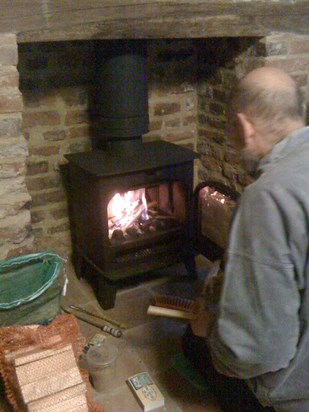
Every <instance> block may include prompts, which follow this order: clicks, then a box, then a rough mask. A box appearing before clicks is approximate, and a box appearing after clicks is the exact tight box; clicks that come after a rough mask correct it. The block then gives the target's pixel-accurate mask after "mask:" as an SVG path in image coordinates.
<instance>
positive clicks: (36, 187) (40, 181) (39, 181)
mask: <svg viewBox="0 0 309 412" xmlns="http://www.w3.org/2000/svg"><path fill="white" fill-rule="evenodd" d="M26 184H27V188H28V190H29V191H40V190H46V189H54V188H57V187H59V185H60V177H57V178H55V177H50V176H48V177H35V178H27V181H26Z"/></svg>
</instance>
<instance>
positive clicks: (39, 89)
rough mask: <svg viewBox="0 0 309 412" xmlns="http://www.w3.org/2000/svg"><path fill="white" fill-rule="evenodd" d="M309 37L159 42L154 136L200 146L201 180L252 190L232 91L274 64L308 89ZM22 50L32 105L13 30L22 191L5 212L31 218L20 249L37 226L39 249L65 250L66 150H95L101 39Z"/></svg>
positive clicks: (13, 132) (5, 174) (10, 127)
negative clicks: (93, 96) (93, 100)
mask: <svg viewBox="0 0 309 412" xmlns="http://www.w3.org/2000/svg"><path fill="white" fill-rule="evenodd" d="M8 39H9V41H8ZM306 40H307V38H305V37H299V36H295V35H293V36H292V35H291V36H290V35H281V36H270V37H267V38H262V39H258V38H239V39H235V38H229V39H227V38H220V39H219V38H218V39H200V40H152V41H149V42H148V75H149V114H150V131H149V133H147V134H146V135H145V136H144V140H145V141H150V140H154V139H164V140H168V141H170V142H173V143H176V144H181V145H184V146H187V147H189V148H191V149H194V150H197V151H198V152H199V153H200V156H201V158H200V161H199V162H197V167H196V175H197V174H198V177H197V179H199V180H200V181H201V180H207V179H211V180H213V179H216V180H220V181H223V182H225V183H226V184H228V185H230V186H232V187H236V188H237V189H239V190H242V188H243V187H244V186H245V185H246V184H248V183H249V182H250V179H249V177H248V176H247V174H246V173H245V172H244V170H243V169H242V168H241V165H240V164H239V161H238V156H237V154H236V153H235V152H234V150H233V148H232V146H231V144H230V142H229V139H228V138H227V136H226V131H225V123H226V101H227V96H228V93H229V91H230V89H231V87H232V86H233V85H234V84H235V82H236V81H237V79H238V78H240V77H241V76H242V75H244V74H245V73H246V72H248V71H249V70H250V69H252V68H254V67H259V66H263V65H274V66H277V67H282V68H283V69H285V70H287V71H289V72H290V73H291V74H292V75H293V76H294V77H295V79H296V80H297V82H298V83H299V84H300V85H301V87H302V89H303V91H304V93H307V96H308V84H309V81H308V73H309V67H308V60H309V50H308V41H306ZM4 44H5V47H4ZM8 45H11V46H8ZM18 55H19V63H18V71H19V74H20V80H19V87H20V90H21V92H22V95H23V104H24V108H23V106H22V101H21V95H20V93H19V91H18V73H17V70H16V64H17V50H16V40H15V38H14V36H13V37H11V36H9V37H8V38H5V39H4V40H3V43H1V41H0V65H1V60H2V62H3V63H2V65H1V66H0V70H1V79H2V80H1V82H0V91H1V96H0V118H1V122H0V128H1V133H0V136H1V139H3V142H4V143H5V144H6V143H7V142H8V141H9V142H10V143H9V146H8V147H9V152H6V149H4V148H5V147H6V146H5V145H2V146H1V147H2V148H3V149H2V150H1V151H0V157H1V162H2V164H1V163H0V177H1V179H0V190H2V191H4V193H6V194H7V193H11V192H12V197H13V198H14V200H13V201H12V202H9V201H8V202H7V203H8V205H6V206H3V205H0V219H1V214H2V215H4V216H5V220H6V221H7V222H8V221H9V219H11V216H15V215H16V216H18V217H19V219H21V221H22V223H20V224H19V229H18V230H15V229H14V227H15V226H14V224H13V223H12V222H11V226H10V229H9V230H10V233H13V232H14V236H15V240H12V239H11V240H10V241H9V242H11V244H12V243H14V247H17V245H21V246H22V245H23V244H24V243H25V242H27V241H28V240H29V239H31V237H29V233H30V229H31V225H32V235H33V236H34V239H35V244H34V246H33V248H34V249H37V250H40V249H45V248H54V249H56V250H59V251H60V252H65V251H69V250H70V230H69V219H68V213H67V198H66V191H65V188H64V183H63V178H62V173H61V170H62V165H63V164H64V163H66V162H65V159H64V155H65V154H66V153H71V152H78V151H84V150H88V149H90V148H91V142H90V137H89V136H90V135H89V121H88V115H87V108H88V93H89V90H91V87H92V84H93V82H92V79H93V64H92V63H93V56H94V54H93V43H92V42H91V41H89V42H78V41H76V42H59V43H32V44H20V45H19V50H18ZM8 91H10V93H12V94H11V97H10V98H9V99H8V98H7V96H8V95H7V93H8ZM21 111H23V124H22V128H23V134H24V137H25V138H26V139H27V146H28V151H29V155H28V157H27V167H25V160H26V156H27V147H26V145H25V140H24V137H23V135H22V132H21V130H20V129H21ZM8 153H9V154H8ZM10 156H11V160H9V159H10ZM25 174H26V186H25V179H24V177H25ZM30 195H31V199H32V204H31V225H30V212H29V210H28V209H27V207H28V208H29V207H30V203H29V201H30ZM6 198H7V199H9V197H7V196H6ZM23 219H24V220H23ZM12 220H13V221H14V222H15V221H17V220H16V219H15V218H14V219H13V218H12ZM3 221H4V220H2V221H1V224H2V222H3ZM4 226H5V225H4ZM0 230H2V229H0ZM6 243H7V242H6V241H5V242H4V241H3V242H2V244H1V245H2V246H1V245H0V247H3V245H4V244H5V245H6ZM5 247H7V246H5Z"/></svg>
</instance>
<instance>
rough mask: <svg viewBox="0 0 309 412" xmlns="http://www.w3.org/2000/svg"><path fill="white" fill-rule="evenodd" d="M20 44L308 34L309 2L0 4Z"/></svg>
mask: <svg viewBox="0 0 309 412" xmlns="http://www.w3.org/2000/svg"><path fill="white" fill-rule="evenodd" d="M0 32H3V33H4V32H6V33H16V34H17V37H18V41H19V42H37V41H63V40H88V39H117V38H136V39H139V38H146V39H150V38H154V39H155V38H203V37H223V36H227V37H238V36H265V35H268V34H271V33H274V32H292V33H297V34H309V1H308V0H259V1H257V0H203V1H202V0H191V1H190V0H187V1H185V0H165V1H164V0H105V1H102V0H101V1H100V0H74V1H72V0H27V1H25V0H1V15H0Z"/></svg>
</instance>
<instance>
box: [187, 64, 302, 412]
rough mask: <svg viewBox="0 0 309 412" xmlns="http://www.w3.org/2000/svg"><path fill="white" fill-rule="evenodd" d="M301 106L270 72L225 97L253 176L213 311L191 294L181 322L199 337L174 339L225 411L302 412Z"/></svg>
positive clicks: (289, 83) (290, 86) (287, 84)
mask: <svg viewBox="0 0 309 412" xmlns="http://www.w3.org/2000/svg"><path fill="white" fill-rule="evenodd" d="M303 109H304V107H303V105H302V99H301V96H300V93H299V91H298V89H297V87H296V85H295V83H294V81H293V79H292V78H291V77H290V76H288V75H287V74H286V73H284V72H282V71H280V70H278V69H274V68H260V69H256V70H254V71H252V72H251V73H249V74H248V75H246V76H245V77H244V78H243V79H242V80H241V81H240V83H239V85H238V88H237V90H236V91H235V93H234V94H233V96H232V98H231V110H230V114H229V117H230V119H229V122H230V124H232V128H231V129H232V137H233V138H234V139H235V141H236V144H237V146H238V148H239V149H240V150H241V154H242V156H243V159H244V161H245V164H246V165H247V166H248V167H249V169H250V171H252V170H258V171H259V172H260V176H259V178H258V179H257V180H256V181H255V182H254V183H252V184H251V185H249V186H248V187H247V188H246V189H245V190H244V192H243V194H242V196H241V198H240V201H239V204H238V206H237V210H236V212H235V216H234V219H233V223H232V227H231V231H230V239H229V247H228V250H227V260H226V265H225V268H224V276H223V284H222V290H221V294H220V298H219V302H218V310H217V312H216V313H215V314H211V313H209V312H207V311H205V310H203V306H205V299H204V298H203V297H200V298H199V299H198V303H199V311H198V315H197V319H196V320H195V321H193V322H192V323H191V327H192V330H193V333H194V334H195V335H198V336H200V337H204V338H205V337H206V340H205V339H201V338H194V337H193V336H191V337H190V336H188V335H190V333H189V334H188V333H187V334H186V336H185V339H184V350H185V353H186V354H187V355H188V356H189V358H190V359H192V361H193V362H194V363H195V365H197V366H198V367H199V369H200V370H201V371H202V372H203V373H204V375H208V378H209V382H210V384H211V382H215V383H214V385H213V387H214V389H215V390H217V393H218V398H219V399H220V398H221V401H222V398H224V396H225V395H226V397H227V401H226V400H225V401H224V400H223V401H222V405H223V409H224V410H225V411H228V412H237V411H251V410H276V411H280V412H306V411H307V412H309V256H308V254H309V127H305V121H304V115H303V113H304V110H303ZM206 286H207V284H206ZM206 289H207V288H206ZM203 299H204V301H203ZM201 302H202V304H201ZM203 345H204V346H203ZM201 348H203V349H204V350H205V354H203V351H202V350H201ZM196 350H197V352H196ZM206 350H209V352H210V356H211V360H212V363H213V365H214V367H215V370H214V369H212V367H211V366H210V365H209V360H210V357H209V356H208V355H207V353H206ZM199 356H202V357H203V359H202V360H201V362H202V363H203V364H202V363H200V364H199V365H198V361H199V359H198V357H199ZM203 368H204V370H203ZM224 375H225V376H227V377H225V376H224ZM244 382H245V384H244ZM248 387H249V388H250V391H249V390H248V389H247V388H248ZM227 388H230V389H231V388H232V390H233V391H234V392H233V393H232V394H231V390H230V389H227ZM253 393H254V396H252V395H251V394H253ZM257 400H258V401H257ZM224 402H225V403H224ZM262 405H264V407H263V406H262Z"/></svg>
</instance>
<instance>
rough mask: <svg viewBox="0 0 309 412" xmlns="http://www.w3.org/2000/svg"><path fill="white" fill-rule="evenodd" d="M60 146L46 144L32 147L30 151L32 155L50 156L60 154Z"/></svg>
mask: <svg viewBox="0 0 309 412" xmlns="http://www.w3.org/2000/svg"><path fill="white" fill-rule="evenodd" d="M59 151H60V147H59V146H45V147H32V148H31V149H30V150H29V152H30V154H31V155H36V156H43V157H48V156H52V155H55V154H59Z"/></svg>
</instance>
